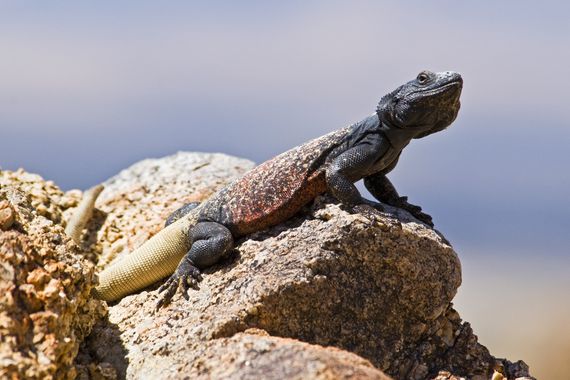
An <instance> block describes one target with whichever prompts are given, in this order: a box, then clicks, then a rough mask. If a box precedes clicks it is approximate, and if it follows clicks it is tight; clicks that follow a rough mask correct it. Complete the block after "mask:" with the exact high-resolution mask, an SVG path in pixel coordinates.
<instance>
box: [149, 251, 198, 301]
mask: <svg viewBox="0 0 570 380" xmlns="http://www.w3.org/2000/svg"><path fill="white" fill-rule="evenodd" d="M201 280H202V276H201V274H200V270H199V269H198V268H196V267H195V266H194V264H193V263H192V261H190V260H189V259H186V258H185V259H183V260H182V261H181V262H180V264H179V265H178V268H176V271H175V272H174V273H173V274H172V276H170V278H169V279H168V280H166V282H165V283H164V284H162V285H161V286H160V288H158V293H164V294H162V296H161V297H160V298H159V300H158V302H157V303H156V310H157V311H158V310H159V309H160V308H161V307H163V306H165V305H168V304H169V303H170V301H171V300H172V297H174V295H175V294H176V291H177V290H178V289H181V290H182V296H183V297H184V299H186V300H188V299H189V297H188V291H189V290H190V288H193V289H197V288H198V281H201Z"/></svg>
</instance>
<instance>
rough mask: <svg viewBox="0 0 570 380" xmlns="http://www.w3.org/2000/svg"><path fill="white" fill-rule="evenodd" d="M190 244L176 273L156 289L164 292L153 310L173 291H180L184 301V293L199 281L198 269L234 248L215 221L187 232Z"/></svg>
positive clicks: (231, 237) (229, 236)
mask: <svg viewBox="0 0 570 380" xmlns="http://www.w3.org/2000/svg"><path fill="white" fill-rule="evenodd" d="M189 238H190V243H191V244H192V245H191V247H190V250H189V251H188V253H187V254H186V255H185V256H184V257H183V258H182V260H181V261H180V264H178V267H177V268H176V271H175V272H174V273H173V274H172V276H170V278H169V279H168V280H166V282H165V283H164V284H163V285H162V286H161V287H160V288H159V289H158V292H159V293H164V294H163V295H162V296H161V298H160V299H159V301H158V303H157V304H156V308H157V309H160V308H161V307H162V306H164V305H166V304H168V303H169V302H170V300H171V299H172V297H173V296H174V294H176V290H178V289H180V288H181V289H182V295H183V296H184V298H186V299H188V293H187V292H188V290H189V289H190V288H196V287H197V286H198V282H199V281H201V280H202V276H201V275H200V269H204V268H207V267H209V266H211V265H213V264H215V263H216V262H217V261H218V260H219V259H220V258H221V257H222V256H223V255H224V253H226V252H228V251H229V250H230V249H232V248H233V246H234V239H233V236H232V234H231V232H230V230H228V229H227V228H226V227H225V226H224V225H222V224H219V223H215V222H200V223H198V224H196V225H195V226H194V227H193V228H192V229H191V230H190V232H189Z"/></svg>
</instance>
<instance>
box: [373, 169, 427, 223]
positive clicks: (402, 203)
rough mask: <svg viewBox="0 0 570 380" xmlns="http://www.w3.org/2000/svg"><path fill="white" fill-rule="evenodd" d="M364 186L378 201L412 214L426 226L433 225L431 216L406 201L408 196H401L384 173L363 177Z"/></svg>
mask: <svg viewBox="0 0 570 380" xmlns="http://www.w3.org/2000/svg"><path fill="white" fill-rule="evenodd" d="M364 186H366V189H367V190H368V191H369V192H370V194H372V195H373V196H374V198H376V199H378V200H379V201H380V202H383V203H386V204H388V205H390V206H394V207H398V208H401V209H404V210H406V211H408V212H409V213H410V214H412V215H413V216H414V217H415V218H416V219H419V220H420V221H422V222H424V223H425V224H427V225H428V226H430V227H433V221H432V218H431V216H430V215H428V214H426V213H424V212H422V208H421V207H420V206H416V205H414V204H411V203H408V197H401V196H400V195H399V194H398V192H397V191H396V188H395V187H394V185H392V182H390V180H389V179H388V177H386V175H385V174H383V173H376V174H373V175H371V176H368V177H365V178H364Z"/></svg>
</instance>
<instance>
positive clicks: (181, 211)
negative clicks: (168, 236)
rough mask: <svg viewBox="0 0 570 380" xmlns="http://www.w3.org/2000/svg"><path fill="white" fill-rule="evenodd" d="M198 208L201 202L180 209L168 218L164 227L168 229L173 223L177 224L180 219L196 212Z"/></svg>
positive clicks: (191, 203) (188, 204) (187, 204)
mask: <svg viewBox="0 0 570 380" xmlns="http://www.w3.org/2000/svg"><path fill="white" fill-rule="evenodd" d="M198 206H200V202H190V203H186V204H185V205H184V206H182V207H180V208H179V209H177V210H176V211H174V212H173V213H172V214H170V215H169V216H168V218H166V221H165V222H164V227H168V226H169V225H171V224H172V223H174V222H176V221H177V220H178V219H180V218H182V217H183V216H185V215H188V213H189V212H190V211H192V210H194V209H195V208H196V207H198Z"/></svg>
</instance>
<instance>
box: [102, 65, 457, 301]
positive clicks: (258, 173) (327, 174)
mask: <svg viewBox="0 0 570 380" xmlns="http://www.w3.org/2000/svg"><path fill="white" fill-rule="evenodd" d="M462 87H463V79H462V77H461V75H460V74H459V73H456V72H452V71H446V72H439V73H434V72H431V71H422V72H420V73H419V74H418V75H417V77H416V78H415V79H413V80H411V81H408V82H407V83H405V84H403V85H401V86H399V87H398V88H396V89H395V90H394V91H392V92H390V93H388V94H387V95H385V96H383V97H382V98H381V99H380V101H379V103H378V106H377V109H376V112H375V113H373V114H372V115H369V116H367V117H366V118H364V119H363V120H361V121H359V122H357V123H354V124H352V125H350V126H348V127H345V128H343V129H340V130H337V131H334V132H330V133H328V134H326V135H324V136H322V137H319V138H316V139H313V140H311V141H309V142H306V143H304V144H302V145H300V146H297V147H295V148H293V149H291V150H289V151H286V152H285V153H282V154H280V155H278V156H276V157H274V158H272V159H270V160H268V161H266V162H264V163H262V164H260V165H259V166H257V167H255V168H253V169H251V170H250V171H249V172H247V173H246V174H245V175H244V176H242V177H241V178H239V179H237V180H235V181H234V182H232V183H230V184H229V185H227V186H226V187H224V188H222V189H221V190H220V191H218V192H217V193H215V194H214V195H212V196H211V197H210V198H208V199H206V200H205V201H204V202H202V203H200V204H189V205H186V206H183V207H182V208H181V209H180V210H178V211H176V212H175V213H174V214H173V215H172V216H171V217H170V218H169V220H168V222H167V225H166V226H165V228H163V229H162V230H161V231H160V232H158V233H157V234H156V235H154V236H153V237H152V238H150V239H149V240H148V241H147V242H145V243H144V244H143V245H141V246H140V247H139V248H137V249H136V250H135V251H134V252H133V253H131V254H130V255H128V256H126V257H125V258H123V259H121V260H120V261H118V262H117V263H115V264H111V266H109V267H107V268H106V269H104V270H103V271H102V272H101V273H100V275H99V285H98V286H96V287H95V289H94V296H95V297H96V298H100V299H103V300H107V301H114V300H118V299H120V298H122V297H124V296H125V295H128V294H131V293H133V292H136V291H138V290H141V289H143V288H145V287H147V286H149V285H151V284H153V283H155V282H157V281H159V280H161V279H163V278H166V277H168V276H170V277H169V278H168V279H167V280H166V282H164V283H163V284H162V286H160V287H159V289H158V293H159V298H158V302H157V305H156V308H157V309H159V308H161V307H162V306H164V305H166V304H168V303H169V302H170V301H171V299H172V297H173V296H174V295H175V294H176V292H177V291H178V290H179V289H180V290H181V292H182V295H183V296H184V298H186V299H188V292H189V291H190V289H191V288H197V287H198V282H199V281H201V279H202V276H201V271H202V270H204V269H205V268H208V267H210V266H212V265H213V264H215V263H216V262H218V261H219V260H220V258H222V257H223V256H224V255H225V254H226V253H227V252H228V251H230V250H232V249H233V247H234V244H235V241H236V239H238V238H241V237H244V236H246V235H248V234H251V233H253V232H256V231H260V230H263V229H266V228H269V227H271V226H274V225H276V224H279V223H281V222H284V221H286V220H287V219H289V218H290V217H292V216H293V215H295V214H296V213H297V212H299V211H300V210H301V208H302V207H304V206H305V205H306V204H308V203H309V202H311V201H312V200H313V199H314V198H315V197H317V196H318V195H320V194H322V193H325V192H329V193H330V194H332V195H333V197H335V198H336V199H337V200H338V201H339V202H340V203H341V204H342V205H343V206H346V207H348V208H349V209H351V210H355V211H356V212H359V211H365V210H366V207H372V206H370V205H365V200H364V198H362V196H361V194H360V192H359V191H358V189H357V187H356V186H355V185H354V183H355V182H357V181H358V180H360V179H363V180H364V185H365V187H366V188H367V189H368V191H369V192H370V193H371V194H372V196H374V198H376V199H377V200H378V201H380V202H382V203H384V204H388V205H391V206H395V207H399V208H402V209H404V210H407V211H408V212H410V213H411V214H412V215H413V216H414V217H415V218H416V219H418V220H419V221H421V222H423V223H425V224H426V225H428V226H430V227H433V221H432V218H431V216H429V215H428V214H426V213H424V212H422V209H421V207H419V206H416V205H413V204H411V203H408V201H407V199H408V198H407V197H402V196H400V195H399V194H398V192H397V191H396V189H395V187H394V186H393V184H392V183H391V181H390V180H389V179H388V177H387V176H386V174H388V173H389V172H390V171H392V170H393V169H394V167H395V166H396V164H397V162H398V158H399V157H400V154H401V152H402V150H403V149H404V148H405V147H406V146H407V145H408V144H409V143H410V141H411V140H412V139H419V138H423V137H425V136H428V135H431V134H433V133H436V132H439V131H442V130H444V129H446V128H447V127H448V126H450V125H451V123H452V122H453V121H454V120H455V119H456V117H457V114H458V112H459V108H460V99H459V98H460V94H461V91H462Z"/></svg>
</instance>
